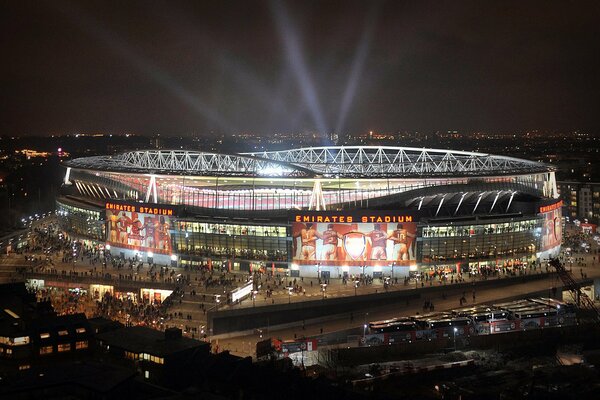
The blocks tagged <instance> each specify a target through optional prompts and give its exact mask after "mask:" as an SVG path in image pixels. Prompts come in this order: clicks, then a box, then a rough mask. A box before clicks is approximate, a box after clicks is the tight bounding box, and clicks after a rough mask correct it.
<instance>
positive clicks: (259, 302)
mask: <svg viewBox="0 0 600 400" xmlns="http://www.w3.org/2000/svg"><path fill="white" fill-rule="evenodd" d="M50 223H55V220H54V217H51V218H47V219H42V220H40V221H36V222H35V224H34V227H40V226H41V227H43V226H44V225H45V224H50ZM566 232H569V230H568V229H567V230H566ZM570 232H571V233H572V232H573V230H572V229H571V231H570ZM591 242H592V246H591V249H590V253H583V252H582V251H583V250H582V249H578V248H576V247H575V246H572V245H571V244H570V243H569V245H570V246H571V247H572V248H573V250H574V251H576V253H573V254H571V257H574V260H575V261H574V262H573V264H572V268H573V271H574V276H575V278H579V274H580V273H586V274H587V275H588V277H589V278H597V277H600V262H599V259H600V258H599V257H600V255H599V254H598V245H597V243H595V242H594V241H591ZM566 247H567V246H566V245H563V248H566ZM29 255H34V256H36V257H41V258H43V259H45V258H46V256H47V255H45V254H42V253H40V252H37V253H30V254H29ZM569 257H570V256H568V255H566V254H565V255H564V259H565V261H567V262H566V265H567V266H569V265H571V263H569V262H568V260H569V259H570V258H569ZM61 258H62V256H61V255H60V254H54V255H50V256H49V260H50V261H48V262H46V261H45V262H44V264H45V267H42V268H41V269H40V270H39V271H40V272H43V273H48V272H49V271H51V270H52V269H54V270H57V271H58V272H59V274H57V275H55V276H56V277H57V278H60V279H65V280H71V281H74V282H76V281H78V280H81V276H84V277H85V276H87V277H88V278H87V279H86V280H90V279H98V280H99V282H98V283H102V282H105V281H104V280H101V279H100V278H99V276H101V275H102V274H105V273H108V274H110V276H111V278H110V281H112V282H114V283H119V282H120V283H126V282H128V281H129V282H131V280H129V279H128V278H124V277H123V275H125V274H133V272H132V271H130V270H128V269H126V270H123V269H121V270H118V269H116V268H113V267H112V266H110V265H109V266H108V267H107V268H105V269H103V268H102V264H100V263H96V264H95V265H91V264H90V260H89V259H87V258H85V257H84V259H83V260H81V259H80V258H78V260H77V261H76V262H74V263H73V262H68V263H64V262H62V261H61ZM577 258H581V260H578V259H577ZM31 266H32V263H31V262H27V261H25V257H24V255H16V254H10V255H6V254H2V255H0V281H2V280H4V281H8V280H11V279H17V278H18V275H17V274H16V273H15V269H16V268H19V267H31ZM94 267H95V268H96V272H93V269H94ZM63 270H64V271H68V272H70V273H72V275H71V276H68V275H67V276H64V275H60V271H63ZM538 271H539V270H538ZM149 272H150V268H149V265H148V264H144V265H143V267H142V268H141V269H140V272H139V273H137V274H133V275H134V280H135V282H138V283H139V282H145V283H147V284H148V286H149V287H152V284H153V282H154V281H152V280H151V279H150V277H149ZM176 273H177V274H179V273H181V274H183V275H184V276H186V277H187V276H189V285H187V286H185V287H184V296H183V297H182V298H181V299H180V300H181V301H175V303H174V305H173V306H172V308H171V309H170V310H169V312H172V313H174V314H175V313H177V314H178V313H179V312H181V313H182V315H183V318H173V320H170V321H169V322H168V325H169V326H178V327H181V328H184V329H185V327H196V328H197V329H198V332H201V331H202V330H203V329H205V327H206V314H205V312H206V311H208V310H210V309H215V308H216V307H217V304H216V300H215V299H216V297H215V295H221V296H224V295H226V293H227V291H228V290H231V289H233V287H208V288H206V287H204V285H202V284H201V283H200V281H199V280H200V279H201V278H202V277H203V274H202V273H201V272H196V271H184V270H183V269H181V268H178V269H176ZM119 274H121V278H119ZM212 274H213V276H214V277H216V276H218V275H219V273H217V272H215V271H213V272H212ZM228 275H229V276H230V277H234V278H235V280H236V284H237V285H242V284H243V283H244V282H246V280H247V278H248V277H249V274H248V273H247V272H238V271H233V272H230V273H228ZM204 276H206V275H204ZM92 277H95V278H92ZM254 279H256V280H257V281H258V282H259V283H260V285H261V290H260V291H259V292H258V293H257V295H256V297H255V298H254V300H253V299H252V298H251V297H250V298H247V299H245V300H244V301H242V302H241V303H240V304H235V305H226V304H223V303H220V304H219V309H226V308H244V307H260V306H266V305H272V304H285V303H288V302H301V301H306V300H309V299H310V300H315V299H318V298H323V297H326V298H335V297H348V296H355V295H358V296H359V295H364V294H370V293H380V292H383V291H386V290H389V291H393V290H414V289H415V288H416V287H420V286H421V283H420V282H416V281H414V280H412V281H410V282H409V283H408V285H404V283H403V278H399V279H398V284H392V285H389V286H388V287H387V289H386V288H384V284H383V281H382V280H380V279H375V280H373V282H372V283H371V284H368V285H360V286H359V287H357V288H355V287H354V284H353V282H352V281H348V282H347V283H346V284H344V282H343V281H342V279H330V280H329V281H328V285H327V287H326V290H325V291H323V290H322V287H321V286H320V285H319V282H318V280H317V279H316V278H314V279H310V278H296V282H295V284H296V285H298V286H301V287H302V290H300V291H299V292H291V293H290V291H289V290H288V289H287V287H288V286H291V285H293V284H294V278H289V277H281V278H277V277H275V278H274V277H269V276H267V275H255V276H254ZM494 279H495V278H494ZM466 281H467V282H470V280H469V279H466ZM162 282H163V283H164V284H167V285H172V286H173V287H175V285H176V284H175V283H174V282H169V281H168V280H167V281H166V282H165V280H164V279H163V280H162ZM311 282H312V285H311ZM428 285H429V282H427V283H425V288H426V287H427V286H428ZM432 285H436V286H438V285H439V283H432ZM553 286H560V283H557V281H556V278H547V279H543V280H540V281H534V282H530V283H527V284H515V285H511V286H508V287H507V286H503V287H501V288H487V289H481V290H479V291H478V292H477V297H476V303H475V304H477V303H482V302H491V301H495V300H498V299H504V298H508V297H514V296H523V295H526V294H528V293H531V292H536V291H540V290H546V289H549V288H551V287H553ZM446 287H447V290H446V291H445V292H446V295H447V299H445V300H444V299H442V298H441V297H433V298H430V299H429V300H431V301H432V302H433V303H434V305H435V309H436V311H442V310H446V309H451V308H456V307H458V306H459V301H458V299H459V298H460V297H461V295H462V290H463V289H457V290H458V292H457V291H455V290H454V289H453V285H452V284H449V283H447V284H446ZM267 288H269V289H272V292H271V295H270V296H267V290H266V289H267ZM192 291H195V292H196V295H192V294H191V292H192ZM436 296H438V295H436ZM224 298H225V297H221V299H224ZM421 299H422V300H424V299H427V296H426V295H422V297H421ZM467 300H469V302H468V304H473V303H472V299H471V295H470V293H469V294H468V295H467ZM416 312H422V302H419V304H409V305H408V306H385V305H381V306H379V307H377V308H376V309H373V310H368V311H366V312H365V313H363V314H361V315H358V314H356V313H353V318H352V320H350V313H348V315H346V316H343V317H341V318H337V319H331V318H329V319H327V321H326V323H313V324H311V323H308V324H305V326H304V330H302V329H301V326H300V327H296V328H286V329H280V330H273V329H270V330H269V329H264V330H263V331H262V333H261V332H257V333H256V334H252V335H247V334H246V335H240V336H239V337H235V338H231V339H223V340H219V341H216V340H215V341H213V345H214V346H215V347H216V346H217V345H218V346H219V349H229V350H231V351H232V353H234V354H238V355H243V356H246V355H253V354H254V347H255V343H256V342H257V341H258V340H261V334H262V336H263V337H267V336H273V337H277V338H282V339H293V338H294V336H296V337H300V336H314V335H319V334H320V333H321V330H323V333H328V332H334V331H337V330H341V329H346V328H350V327H360V326H362V325H363V324H364V323H366V322H368V321H372V320H381V319H387V318H390V317H395V316H399V315H411V314H415V313H416ZM188 315H189V318H188Z"/></svg>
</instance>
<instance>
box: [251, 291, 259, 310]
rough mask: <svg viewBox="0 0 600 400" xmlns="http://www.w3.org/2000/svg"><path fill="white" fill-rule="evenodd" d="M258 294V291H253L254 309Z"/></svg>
mask: <svg viewBox="0 0 600 400" xmlns="http://www.w3.org/2000/svg"><path fill="white" fill-rule="evenodd" d="M257 293H258V290H253V291H252V307H255V306H256V294H257Z"/></svg>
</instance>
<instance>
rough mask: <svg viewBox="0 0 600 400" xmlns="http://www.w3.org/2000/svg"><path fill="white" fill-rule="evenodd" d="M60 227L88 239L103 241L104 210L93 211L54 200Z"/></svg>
mask: <svg viewBox="0 0 600 400" xmlns="http://www.w3.org/2000/svg"><path fill="white" fill-rule="evenodd" d="M56 214H57V215H58V217H59V221H60V224H61V228H62V229H64V230H66V231H67V232H69V233H72V234H75V235H78V236H82V237H85V238H88V239H93V240H99V241H104V240H105V234H104V232H105V226H104V211H95V210H90V209H86V208H81V207H75V206H72V205H69V204H65V203H61V202H58V201H57V202H56Z"/></svg>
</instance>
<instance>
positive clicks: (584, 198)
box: [558, 181, 600, 225]
mask: <svg viewBox="0 0 600 400" xmlns="http://www.w3.org/2000/svg"><path fill="white" fill-rule="evenodd" d="M558 191H559V194H560V198H561V199H562V200H563V202H564V208H565V216H566V217H569V218H570V219H571V220H575V219H578V220H580V221H582V222H586V220H587V222H589V223H593V224H596V225H597V224H599V223H600V182H573V181H561V182H558Z"/></svg>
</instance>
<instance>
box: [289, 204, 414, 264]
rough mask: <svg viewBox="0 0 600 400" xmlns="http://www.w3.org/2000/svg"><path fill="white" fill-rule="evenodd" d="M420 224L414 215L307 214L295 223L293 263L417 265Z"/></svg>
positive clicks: (294, 221) (298, 217)
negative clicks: (418, 224) (417, 241)
mask: <svg viewBox="0 0 600 400" xmlns="http://www.w3.org/2000/svg"><path fill="white" fill-rule="evenodd" d="M416 236H417V224H416V222H415V219H414V218H413V217H412V216H411V215H398V214H396V213H392V212H389V213H383V214H375V215H373V214H359V215H345V214H344V215H340V214H314V213H312V214H304V215H295V216H294V218H293V220H292V238H293V241H292V251H293V255H292V261H293V262H294V263H296V264H299V265H314V264H316V263H320V264H322V265H331V266H363V265H366V266H383V265H391V264H392V263H394V265H396V266H411V265H415V264H416V259H417V257H416Z"/></svg>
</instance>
